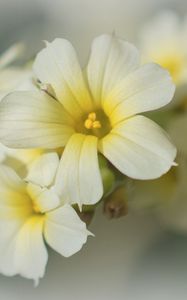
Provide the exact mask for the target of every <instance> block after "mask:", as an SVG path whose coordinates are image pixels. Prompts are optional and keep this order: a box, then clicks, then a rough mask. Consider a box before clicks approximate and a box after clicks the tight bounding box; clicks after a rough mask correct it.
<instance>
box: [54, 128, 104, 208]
mask: <svg viewBox="0 0 187 300" xmlns="http://www.w3.org/2000/svg"><path fill="white" fill-rule="evenodd" d="M55 189H56V190H57V193H58V194H59V196H60V197H62V199H63V200H64V201H66V202H67V203H78V205H79V207H81V205H82V204H94V203H96V202H98V201H99V200H100V198H101V197H102V193H103V187H102V180H101V175H100V171H99V164H98V157H97V138H96V137H94V136H91V135H87V136H86V135H82V134H74V135H73V136H72V137H71V138H70V140H69V142H68V144H67V146H66V148H65V150H64V153H63V155H62V158H61V162H60V166H59V170H58V172H57V177H56V182H55Z"/></svg>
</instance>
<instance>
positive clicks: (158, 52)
mask: <svg viewBox="0 0 187 300" xmlns="http://www.w3.org/2000/svg"><path fill="white" fill-rule="evenodd" d="M140 44H141V50H142V54H143V55H144V60H145V61H147V62H148V61H154V62H156V63H158V64H160V65H161V66H162V67H164V68H166V69H168V71H169V72H170V74H171V75H172V77H173V80H174V81H175V83H176V84H177V85H179V84H182V83H186V82H187V20H186V19H185V20H184V19H183V20H181V19H180V17H179V16H178V15H177V14H175V13H174V12H172V11H164V12H161V13H160V14H158V15H157V16H155V17H153V18H152V19H151V21H150V22H148V23H147V24H145V26H144V28H143V30H142V33H141V34H140Z"/></svg>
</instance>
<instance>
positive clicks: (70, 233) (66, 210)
mask: <svg viewBox="0 0 187 300" xmlns="http://www.w3.org/2000/svg"><path fill="white" fill-rule="evenodd" d="M44 235H45V239H46V241H47V243H48V244H49V245H50V246H51V247H52V248H53V249H54V250H55V251H57V252H58V253H60V254H61V255H63V256H65V257H69V256H71V255H73V254H74V253H76V252H78V251H79V250H80V249H81V248H82V246H83V244H85V243H86V241H87V237H88V235H90V232H89V231H87V229H86V224H85V223H84V222H82V221H81V219H80V218H79V217H78V215H77V213H76V212H75V210H74V209H73V208H72V207H71V206H70V205H67V204H66V205H64V206H62V207H60V208H58V209H56V210H54V211H51V212H49V213H47V216H46V220H45V225H44Z"/></svg>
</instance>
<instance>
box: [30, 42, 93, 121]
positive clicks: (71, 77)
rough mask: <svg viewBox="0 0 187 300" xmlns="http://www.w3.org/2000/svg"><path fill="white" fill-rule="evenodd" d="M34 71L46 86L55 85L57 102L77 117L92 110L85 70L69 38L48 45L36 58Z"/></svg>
mask: <svg viewBox="0 0 187 300" xmlns="http://www.w3.org/2000/svg"><path fill="white" fill-rule="evenodd" d="M34 72H35V74H36V76H37V77H38V79H39V80H40V81H41V82H42V83H46V84H51V86H52V87H53V89H54V91H55V94H56V96H57V99H58V100H59V101H60V102H61V103H62V104H63V105H64V107H65V109H66V110H67V111H68V112H69V113H70V114H71V113H72V115H74V116H80V114H82V111H85V112H87V111H90V110H92V101H91V98H90V95H89V93H88V90H87V88H86V85H85V82H84V79H83V75H82V70H81V68H80V65H79V62H78V59H77V55H76V53H75V50H74V48H73V46H72V45H71V44H70V43H69V42H68V41H67V40H65V39H55V40H54V41H53V42H52V43H48V42H47V44H46V48H45V49H43V50H42V51H41V52H40V53H39V54H38V55H37V57H36V60H35V63H34Z"/></svg>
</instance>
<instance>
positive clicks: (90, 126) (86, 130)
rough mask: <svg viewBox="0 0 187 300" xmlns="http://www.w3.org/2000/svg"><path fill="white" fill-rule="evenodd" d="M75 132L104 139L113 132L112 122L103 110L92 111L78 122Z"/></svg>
mask: <svg viewBox="0 0 187 300" xmlns="http://www.w3.org/2000/svg"><path fill="white" fill-rule="evenodd" d="M75 130H76V131H77V132H79V133H83V134H86V135H94V136H97V137H98V138H102V137H104V136H105V135H107V134H108V133H109V132H110V130H111V125H110V120H109V118H108V117H107V116H106V114H105V113H104V112H103V110H97V111H92V112H90V113H88V114H86V115H83V116H82V117H81V119H80V120H79V121H78V122H76V124H75Z"/></svg>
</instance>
